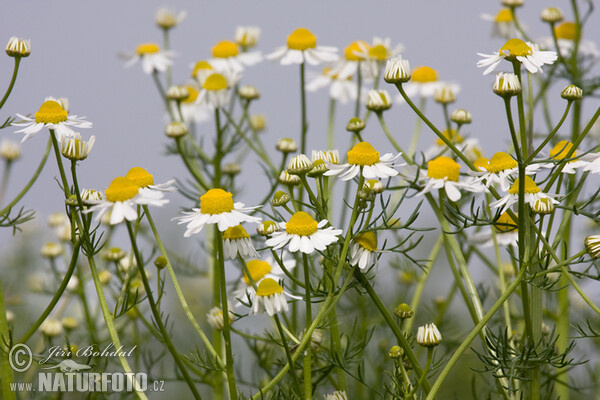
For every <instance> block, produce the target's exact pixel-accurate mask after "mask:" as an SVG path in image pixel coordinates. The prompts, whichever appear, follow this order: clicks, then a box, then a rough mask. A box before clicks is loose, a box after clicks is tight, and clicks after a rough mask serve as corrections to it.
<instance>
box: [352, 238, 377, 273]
mask: <svg viewBox="0 0 600 400" xmlns="http://www.w3.org/2000/svg"><path fill="white" fill-rule="evenodd" d="M377 250H378V249H377V235H376V234H375V232H373V231H368V232H364V233H360V234H358V235H357V236H356V237H355V238H353V239H352V245H351V247H350V265H358V268H360V269H361V270H364V269H365V268H367V267H368V266H369V265H371V264H372V263H373V258H372V256H373V255H374V254H375V252H377Z"/></svg>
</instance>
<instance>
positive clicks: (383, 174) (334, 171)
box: [325, 142, 404, 181]
mask: <svg viewBox="0 0 600 400" xmlns="http://www.w3.org/2000/svg"><path fill="white" fill-rule="evenodd" d="M401 155H402V154H401V153H398V154H397V155H395V156H394V155H393V154H392V153H386V154H384V155H383V156H381V157H380V156H379V152H378V151H377V150H375V149H374V148H373V146H371V144H370V143H368V142H359V143H357V144H356V145H354V147H353V148H352V149H351V150H350V151H348V153H347V156H348V163H347V164H340V165H336V164H328V168H329V171H327V172H325V175H327V176H339V177H340V179H342V180H344V181H347V180H350V179H352V178H354V177H355V176H356V175H358V173H359V172H360V171H361V169H362V174H363V176H364V177H365V178H367V179H373V178H389V177H391V176H396V175H398V171H396V170H395V169H393V168H392V167H394V163H395V162H396V161H397V160H398V159H399V158H400V157H401ZM402 165H404V164H396V166H402Z"/></svg>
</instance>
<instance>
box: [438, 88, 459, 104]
mask: <svg viewBox="0 0 600 400" xmlns="http://www.w3.org/2000/svg"><path fill="white" fill-rule="evenodd" d="M433 99H434V100H435V101H437V102H438V103H440V104H450V103H454V102H455V101H456V95H455V94H454V88H453V87H452V85H448V84H443V85H440V86H439V87H437V88H436V89H435V92H434V94H433Z"/></svg>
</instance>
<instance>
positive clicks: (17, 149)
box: [0, 139, 21, 161]
mask: <svg viewBox="0 0 600 400" xmlns="http://www.w3.org/2000/svg"><path fill="white" fill-rule="evenodd" d="M0 157H2V158H4V159H5V160H6V161H15V160H18V159H19V158H20V157H21V145H20V144H19V143H18V142H15V141H13V140H8V139H5V140H3V141H2V144H0Z"/></svg>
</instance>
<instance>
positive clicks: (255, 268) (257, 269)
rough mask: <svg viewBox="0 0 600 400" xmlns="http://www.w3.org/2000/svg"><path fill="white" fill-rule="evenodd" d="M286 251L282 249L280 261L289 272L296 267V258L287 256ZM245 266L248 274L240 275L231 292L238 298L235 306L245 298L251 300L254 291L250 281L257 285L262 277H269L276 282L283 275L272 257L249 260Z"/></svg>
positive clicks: (239, 304) (240, 304)
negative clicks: (237, 283)
mask: <svg viewBox="0 0 600 400" xmlns="http://www.w3.org/2000/svg"><path fill="white" fill-rule="evenodd" d="M287 256H288V253H287V252H286V251H284V252H283V253H282V255H281V262H282V264H283V266H284V267H285V269H286V270H287V271H288V272H289V271H291V270H293V269H294V268H296V260H294V259H293V258H288V257H287ZM246 267H247V268H248V272H249V273H250V276H248V274H247V273H246V272H244V274H243V275H242V279H240V283H239V285H238V287H237V289H236V290H235V291H234V292H233V296H234V297H235V298H236V299H238V300H239V302H238V303H237V304H236V307H240V306H242V305H243V304H244V303H243V302H245V301H246V300H247V299H249V300H252V298H253V297H254V295H255V293H256V291H255V290H254V286H253V285H252V281H254V283H255V284H256V285H258V284H259V283H260V282H261V281H262V280H263V279H266V278H269V279H273V280H275V281H277V282H281V281H282V280H283V278H284V277H285V273H284V272H283V269H282V268H281V267H280V266H279V264H278V263H277V262H276V261H275V260H274V259H273V258H272V257H267V258H265V259H264V260H258V259H254V260H249V261H247V262H246ZM250 278H252V280H250Z"/></svg>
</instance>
